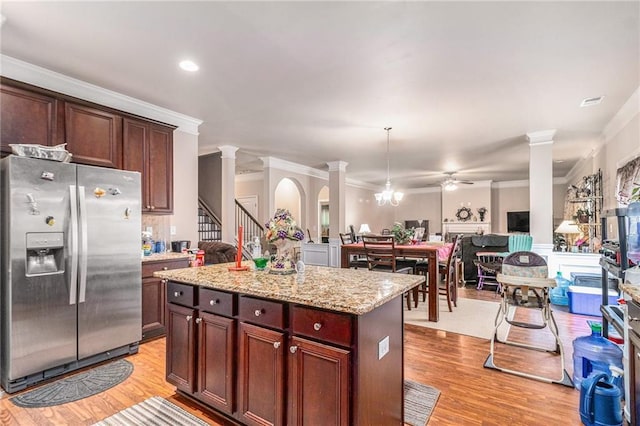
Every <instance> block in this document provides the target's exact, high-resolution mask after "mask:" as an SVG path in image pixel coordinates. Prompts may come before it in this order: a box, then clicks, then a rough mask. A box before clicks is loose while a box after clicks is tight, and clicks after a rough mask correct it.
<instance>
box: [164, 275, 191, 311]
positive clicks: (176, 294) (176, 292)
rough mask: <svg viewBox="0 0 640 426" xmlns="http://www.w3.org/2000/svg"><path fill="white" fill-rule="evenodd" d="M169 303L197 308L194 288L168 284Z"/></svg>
mask: <svg viewBox="0 0 640 426" xmlns="http://www.w3.org/2000/svg"><path fill="white" fill-rule="evenodd" d="M167 303H175V304H177V305H182V306H187V307H189V308H194V307H195V306H196V300H195V291H194V287H193V286H190V285H188V284H180V283H176V282H173V281H169V282H168V283H167Z"/></svg>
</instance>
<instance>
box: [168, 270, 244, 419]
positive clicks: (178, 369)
mask: <svg viewBox="0 0 640 426" xmlns="http://www.w3.org/2000/svg"><path fill="white" fill-rule="evenodd" d="M193 290H194V288H193V287H191V286H188V285H184V284H179V283H174V282H170V283H169V286H168V287H167V300H168V302H169V303H168V304H167V306H168V313H169V314H168V315H169V318H168V322H167V377H166V378H167V381H168V382H170V383H173V384H174V385H176V387H177V388H178V389H180V390H181V391H183V392H186V393H188V394H189V395H191V396H192V397H194V398H196V399H198V400H200V401H201V402H204V403H205V404H207V405H209V406H211V407H214V408H216V409H218V410H220V411H222V412H223V413H226V414H228V415H231V414H233V412H234V410H235V406H236V405H235V389H236V387H235V381H236V374H235V367H236V357H235V353H236V351H235V345H236V323H237V321H236V319H234V318H230V316H232V315H234V314H235V296H234V295H232V294H231V293H226V292H220V291H215V290H208V289H200V292H199V293H194V292H193ZM196 291H197V290H196ZM196 294H197V297H196ZM198 301H199V303H198ZM181 305H187V306H181ZM198 305H199V306H198ZM225 315H226V316H225Z"/></svg>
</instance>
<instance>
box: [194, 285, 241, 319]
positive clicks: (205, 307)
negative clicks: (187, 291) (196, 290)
mask: <svg viewBox="0 0 640 426" xmlns="http://www.w3.org/2000/svg"><path fill="white" fill-rule="evenodd" d="M234 299H235V297H234V295H233V294H231V293H225V292H224V291H217V290H211V289H208V288H200V294H199V295H198V300H199V302H200V310H201V311H204V312H210V313H212V314H218V315H224V316H228V317H231V316H234V315H235V314H236V309H235V303H234Z"/></svg>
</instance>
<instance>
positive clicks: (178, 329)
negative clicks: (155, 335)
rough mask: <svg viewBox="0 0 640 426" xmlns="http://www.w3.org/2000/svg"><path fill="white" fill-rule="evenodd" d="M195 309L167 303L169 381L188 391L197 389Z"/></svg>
mask: <svg viewBox="0 0 640 426" xmlns="http://www.w3.org/2000/svg"><path fill="white" fill-rule="evenodd" d="M194 315H195V310H194V309H192V308H185V307H183V306H178V305H174V304H173V303H168V304H167V382H169V383H173V384H174V385H175V386H176V387H177V388H178V389H180V390H181V391H184V392H187V393H193V392H194V391H195V367H196V350H195V345H196V333H195V332H196V329H195V327H194V325H193V324H194V322H195V319H194Z"/></svg>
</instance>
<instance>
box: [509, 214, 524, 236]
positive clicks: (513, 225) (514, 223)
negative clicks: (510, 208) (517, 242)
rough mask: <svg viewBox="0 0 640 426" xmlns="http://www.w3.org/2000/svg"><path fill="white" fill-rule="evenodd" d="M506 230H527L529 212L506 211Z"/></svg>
mask: <svg viewBox="0 0 640 426" xmlns="http://www.w3.org/2000/svg"><path fill="white" fill-rule="evenodd" d="M507 232H529V212H507Z"/></svg>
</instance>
